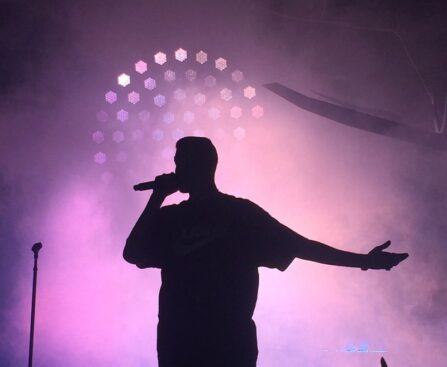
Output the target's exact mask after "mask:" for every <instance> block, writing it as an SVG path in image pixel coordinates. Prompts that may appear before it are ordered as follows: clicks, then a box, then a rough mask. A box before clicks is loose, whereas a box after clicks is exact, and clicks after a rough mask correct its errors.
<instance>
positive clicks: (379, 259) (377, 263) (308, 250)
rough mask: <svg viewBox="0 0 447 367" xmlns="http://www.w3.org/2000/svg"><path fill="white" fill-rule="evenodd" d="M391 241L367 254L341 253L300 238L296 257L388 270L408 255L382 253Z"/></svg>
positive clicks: (363, 268) (324, 262)
mask: <svg viewBox="0 0 447 367" xmlns="http://www.w3.org/2000/svg"><path fill="white" fill-rule="evenodd" d="M390 244H391V241H387V242H385V243H384V244H383V245H380V246H377V247H375V248H373V249H372V250H371V251H370V252H368V253H367V254H357V253H354V252H349V251H343V250H339V249H336V248H334V247H331V246H328V245H325V244H323V243H320V242H317V241H312V240H307V239H305V240H304V239H303V238H300V239H299V245H298V246H297V254H296V257H298V258H300V259H303V260H309V261H315V262H318V263H322V264H329V265H337V266H347V267H354V268H361V269H362V270H367V269H385V270H390V269H391V268H392V267H394V266H396V265H397V264H399V263H400V262H401V261H403V260H405V259H406V258H407V257H408V254H406V253H403V254H397V253H393V252H386V251H383V250H385V249H386V248H387V247H389V246H390Z"/></svg>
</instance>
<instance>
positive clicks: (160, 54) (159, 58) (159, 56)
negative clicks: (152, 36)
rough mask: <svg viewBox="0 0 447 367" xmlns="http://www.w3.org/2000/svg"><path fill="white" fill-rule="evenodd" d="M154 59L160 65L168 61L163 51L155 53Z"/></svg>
mask: <svg viewBox="0 0 447 367" xmlns="http://www.w3.org/2000/svg"><path fill="white" fill-rule="evenodd" d="M154 61H155V63H156V64H158V65H163V64H165V63H166V61H167V58H166V54H165V53H163V52H157V53H156V54H155V55H154Z"/></svg>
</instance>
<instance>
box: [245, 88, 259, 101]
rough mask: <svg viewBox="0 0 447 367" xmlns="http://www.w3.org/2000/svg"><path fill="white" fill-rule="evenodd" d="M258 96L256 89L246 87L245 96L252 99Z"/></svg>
mask: <svg viewBox="0 0 447 367" xmlns="http://www.w3.org/2000/svg"><path fill="white" fill-rule="evenodd" d="M255 96H256V89H255V88H253V87H251V86H248V87H246V88H244V97H245V98H248V99H252V98H254V97H255Z"/></svg>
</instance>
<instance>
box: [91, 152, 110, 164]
mask: <svg viewBox="0 0 447 367" xmlns="http://www.w3.org/2000/svg"><path fill="white" fill-rule="evenodd" d="M93 160H94V161H95V163H98V164H104V163H105V162H106V160H107V156H106V155H105V153H103V152H98V153H96V154H95V155H94V157H93Z"/></svg>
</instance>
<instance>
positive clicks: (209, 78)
mask: <svg viewBox="0 0 447 367" xmlns="http://www.w3.org/2000/svg"><path fill="white" fill-rule="evenodd" d="M205 85H206V86H207V87H208V88H212V87H214V86H215V85H216V78H215V77H214V76H212V75H208V76H207V77H205Z"/></svg>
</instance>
